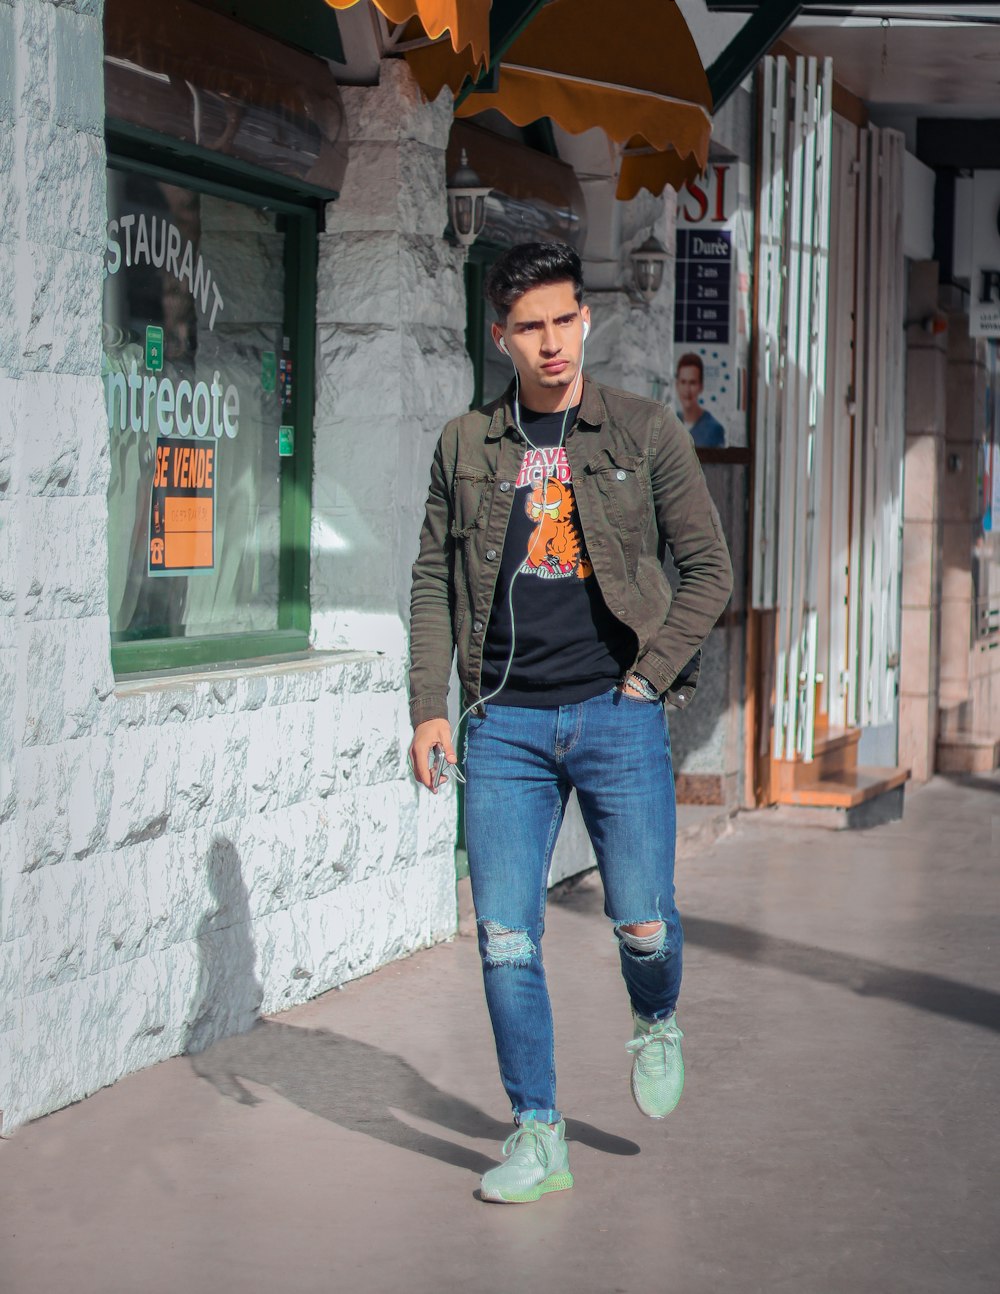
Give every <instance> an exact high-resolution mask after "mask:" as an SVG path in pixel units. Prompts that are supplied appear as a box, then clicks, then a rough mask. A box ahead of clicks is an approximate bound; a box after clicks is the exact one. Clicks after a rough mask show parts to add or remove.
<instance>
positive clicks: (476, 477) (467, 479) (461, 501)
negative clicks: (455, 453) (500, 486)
mask: <svg viewBox="0 0 1000 1294" xmlns="http://www.w3.org/2000/svg"><path fill="white" fill-rule="evenodd" d="M495 480H496V477H495V476H493V475H491V474H490V473H488V472H477V471H475V470H474V469H471V468H464V467H459V468H458V469H457V471H456V472H455V481H454V485H453V487H452V495H453V497H452V505H453V506H452V523H451V534H452V538H453V539H467V538H468V536H469V535H471V534H472V532H473V531H474V530H481V529H482V528H483V526H485V524H486V514H487V511H488V510H489V504H490V497H491V495H492V493H493V482H494V481H495Z"/></svg>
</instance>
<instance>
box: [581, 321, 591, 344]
mask: <svg viewBox="0 0 1000 1294" xmlns="http://www.w3.org/2000/svg"><path fill="white" fill-rule="evenodd" d="M589 336H590V321H589V320H587V319H584V321H583V340H584V341H586V340H587V338H588V337H589Z"/></svg>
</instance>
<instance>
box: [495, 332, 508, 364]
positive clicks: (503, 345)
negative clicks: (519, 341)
mask: <svg viewBox="0 0 1000 1294" xmlns="http://www.w3.org/2000/svg"><path fill="white" fill-rule="evenodd" d="M497 350H502V351H503V353H504V354H505V355H506V356H507V358H508V359H510V351H509V350H508V349H507V343H506V342H505V341H504V339H503V338H502V337H500V338H498V340H497Z"/></svg>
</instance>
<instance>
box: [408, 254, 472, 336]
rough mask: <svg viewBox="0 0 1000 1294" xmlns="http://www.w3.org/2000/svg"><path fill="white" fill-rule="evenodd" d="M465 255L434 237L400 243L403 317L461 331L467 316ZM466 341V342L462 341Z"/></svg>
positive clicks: (411, 320) (415, 321)
mask: <svg viewBox="0 0 1000 1294" xmlns="http://www.w3.org/2000/svg"><path fill="white" fill-rule="evenodd" d="M464 269H465V251H464V249H463V248H461V247H452V246H451V244H450V243H447V242H445V240H444V239H443V238H441V237H438V236H436V235H434V234H404V235H402V236H401V237H400V239H399V301H400V317H401V318H402V319H405V320H408V321H410V322H413V323H422V324H436V325H438V326H440V327H442V328H446V329H449V330H451V331H455V330H459V331H460V330H461V328H462V327H463V323H464V320H465V316H466V308H467V307H466V295H465V273H464ZM463 341H464V339H463Z"/></svg>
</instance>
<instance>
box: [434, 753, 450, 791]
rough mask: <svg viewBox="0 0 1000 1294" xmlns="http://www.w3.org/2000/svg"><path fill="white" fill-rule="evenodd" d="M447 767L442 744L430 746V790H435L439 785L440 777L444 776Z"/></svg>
mask: <svg viewBox="0 0 1000 1294" xmlns="http://www.w3.org/2000/svg"><path fill="white" fill-rule="evenodd" d="M447 767H448V757H447V755H445V753H444V747H443V746H432V747H431V759H430V771H431V790H432V791H436V790H437V789H438V787H439V786H440V785H441V779H442V778H443V777H444V773H445V769H446V768H447Z"/></svg>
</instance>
